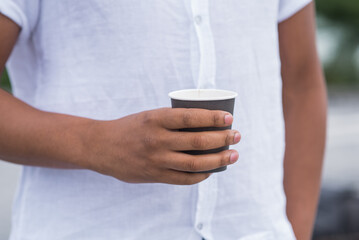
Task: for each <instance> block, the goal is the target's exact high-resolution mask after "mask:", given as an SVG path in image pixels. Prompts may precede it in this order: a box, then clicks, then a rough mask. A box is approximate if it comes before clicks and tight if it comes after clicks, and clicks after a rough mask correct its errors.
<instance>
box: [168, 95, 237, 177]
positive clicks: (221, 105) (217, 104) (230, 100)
mask: <svg viewBox="0 0 359 240" xmlns="http://www.w3.org/2000/svg"><path fill="white" fill-rule="evenodd" d="M168 95H169V97H170V98H171V103H172V108H203V109H208V110H223V111H226V112H229V113H231V114H232V115H233V108H234V100H235V98H236V97H237V93H235V92H232V91H227V90H219V89H185V90H179V91H174V92H170V93H169V94H168ZM231 128H232V125H231V126H228V127H222V128H218V127H207V128H186V129H180V131H187V132H202V131H219V130H225V129H231ZM228 149H229V146H224V147H221V148H216V149H211V150H198V151H184V153H188V154H192V155H199V154H210V153H217V152H221V151H224V150H228ZM226 169H227V166H225V167H220V168H216V169H213V170H210V171H205V172H206V173H213V172H221V171H224V170H226Z"/></svg>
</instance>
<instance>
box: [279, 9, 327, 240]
mask: <svg viewBox="0 0 359 240" xmlns="http://www.w3.org/2000/svg"><path fill="white" fill-rule="evenodd" d="M278 27H279V43H280V57H281V61H282V79H283V110H284V118H285V130H286V149H285V158H284V189H285V193H286V196H287V215H288V218H289V220H290V222H291V223H292V226H293V229H294V232H295V235H296V237H297V239H298V240H309V239H310V238H311V235H312V230H313V223H314V219H315V214H316V208H317V202H318V197H319V191H320V179H321V170H322V162H323V154H324V147H325V136H326V115H327V96H326V87H325V81H324V77H323V73H322V69H321V65H320V62H319V60H318V55H317V49H316V44H315V13H314V4H312V3H311V4H309V5H308V6H306V7H305V8H304V9H302V10H301V11H300V12H298V13H297V14H295V15H294V16H293V17H291V18H289V19H287V20H285V21H283V22H281V23H280V24H279V26H278Z"/></svg>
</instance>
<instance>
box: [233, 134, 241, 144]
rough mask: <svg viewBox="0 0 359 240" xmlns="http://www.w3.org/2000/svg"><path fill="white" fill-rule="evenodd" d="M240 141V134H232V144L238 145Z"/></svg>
mask: <svg viewBox="0 0 359 240" xmlns="http://www.w3.org/2000/svg"><path fill="white" fill-rule="evenodd" d="M240 140H241V134H239V133H238V132H236V133H235V134H234V137H233V141H234V143H239V141H240Z"/></svg>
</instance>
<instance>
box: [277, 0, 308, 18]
mask: <svg viewBox="0 0 359 240" xmlns="http://www.w3.org/2000/svg"><path fill="white" fill-rule="evenodd" d="M310 2H312V0H279V9H278V22H282V21H284V20H286V19H288V18H290V17H291V16H293V15H294V14H295V13H296V12H298V11H299V10H301V9H302V8H304V7H305V6H306V5H308V4H309V3H310Z"/></svg>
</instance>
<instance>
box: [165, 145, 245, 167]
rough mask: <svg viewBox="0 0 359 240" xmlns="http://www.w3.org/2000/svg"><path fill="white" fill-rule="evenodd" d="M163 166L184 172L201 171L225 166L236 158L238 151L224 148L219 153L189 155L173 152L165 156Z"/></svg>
mask: <svg viewBox="0 0 359 240" xmlns="http://www.w3.org/2000/svg"><path fill="white" fill-rule="evenodd" d="M167 157H168V159H166V161H165V165H166V166H165V167H166V168H170V169H173V170H177V171H184V172H202V171H208V170H212V169H216V168H219V167H223V166H227V165H230V164H233V163H235V162H236V161H237V160H238V152H237V151H235V150H226V151H222V152H219V153H212V154H204V155H189V154H185V153H174V154H172V155H168V156H167Z"/></svg>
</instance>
